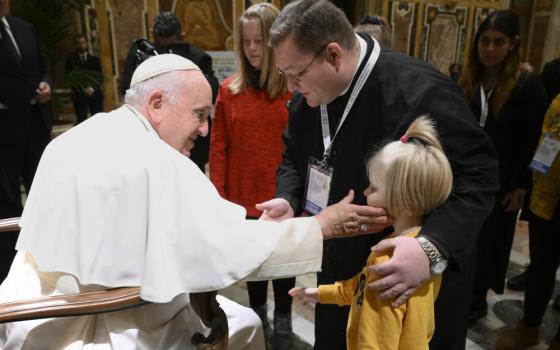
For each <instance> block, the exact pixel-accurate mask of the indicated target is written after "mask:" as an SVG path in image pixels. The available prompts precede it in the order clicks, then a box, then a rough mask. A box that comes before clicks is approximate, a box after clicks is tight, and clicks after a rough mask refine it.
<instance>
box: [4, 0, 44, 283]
mask: <svg viewBox="0 0 560 350" xmlns="http://www.w3.org/2000/svg"><path fill="white" fill-rule="evenodd" d="M7 12H8V0H0V218H7V217H13V216H20V215H21V212H22V209H23V207H22V203H21V191H20V184H21V183H23V185H24V187H25V189H26V191H27V192H29V189H30V187H31V182H32V180H33V176H34V175H35V170H36V168H37V164H38V163H39V159H40V157H41V154H42V153H43V150H44V149H45V147H46V145H47V143H48V142H49V141H50V135H51V127H52V117H51V113H50V106H49V104H48V101H49V100H50V98H51V87H50V85H51V80H50V77H49V74H48V71H47V65H46V63H45V60H44V58H43V54H42V52H41V45H40V42H39V37H38V35H37V32H36V31H35V28H34V27H33V26H32V25H31V24H30V23H28V22H25V21H23V20H21V19H19V18H16V17H14V16H10V15H8V14H7ZM16 240H17V232H10V233H3V234H2V235H0V281H2V280H3V279H4V277H5V276H6V275H7V273H8V270H9V268H10V264H11V262H12V260H13V257H14V255H15V250H14V247H15V242H16Z"/></svg>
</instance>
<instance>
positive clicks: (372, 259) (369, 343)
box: [289, 116, 453, 350]
mask: <svg viewBox="0 0 560 350" xmlns="http://www.w3.org/2000/svg"><path fill="white" fill-rule="evenodd" d="M367 171H368V176H369V181H370V185H369V187H368V188H367V189H366V190H365V192H364V194H365V195H366V197H367V203H368V205H371V206H374V207H382V208H385V209H386V210H387V211H388V212H389V214H390V215H391V216H393V217H394V219H395V223H394V225H393V228H394V233H393V234H392V235H391V236H390V237H396V236H411V237H416V236H417V235H418V233H419V232H420V229H421V225H422V222H423V218H424V216H425V215H426V214H428V213H430V212H431V211H433V210H434V209H435V208H437V207H438V206H440V205H441V204H443V202H445V201H446V200H447V197H448V196H449V193H450V192H451V186H452V181H453V175H452V172H451V167H450V165H449V162H448V160H447V158H446V156H445V153H444V152H443V149H442V146H441V144H440V142H439V140H438V138H437V134H436V131H435V127H434V124H433V122H432V121H431V120H430V119H428V118H427V117H424V116H422V117H419V118H417V119H416V120H415V121H414V122H413V123H412V124H411V125H410V127H409V128H408V130H407V131H406V133H405V135H403V136H402V137H401V138H400V140H398V141H394V142H391V143H389V144H387V145H385V146H384V147H383V148H381V150H379V151H378V152H377V153H376V154H374V155H373V156H372V157H371V158H370V159H369V161H368V163H367ZM389 258H390V256H388V255H383V256H376V255H374V254H373V253H372V254H371V255H370V256H369V258H368V261H367V263H366V264H365V266H366V267H364V269H363V270H362V272H360V273H359V274H357V275H356V276H354V277H353V278H351V279H348V280H345V281H339V282H336V283H335V284H329V285H320V286H319V288H294V289H292V290H290V292H289V293H290V295H291V296H292V297H297V298H300V299H304V300H307V301H310V302H320V303H325V304H338V305H340V306H344V305H350V316H349V318H348V326H347V331H346V342H347V346H348V349H349V350H354V349H360V350H363V349H376V350H382V349H387V350H394V349H400V350H404V349H414V350H420V349H428V343H429V341H430V339H431V337H432V335H433V334H434V329H435V325H434V302H435V299H436V297H437V294H438V291H439V287H440V284H441V275H434V276H433V277H432V279H431V281H429V282H428V283H426V284H424V285H423V286H422V287H420V288H418V289H417V290H416V292H415V293H414V294H413V295H412V296H411V297H410V298H409V299H408V301H407V302H406V303H405V304H404V305H402V306H400V307H396V308H394V307H392V306H391V303H392V301H391V300H385V301H381V300H379V299H378V295H377V293H376V292H374V291H370V290H367V289H366V286H367V284H368V283H371V282H373V281H375V280H377V279H378V278H379V277H378V276H377V275H375V274H372V273H370V272H369V271H368V269H367V266H368V265H373V264H377V263H381V262H384V261H387V260H388V259H389Z"/></svg>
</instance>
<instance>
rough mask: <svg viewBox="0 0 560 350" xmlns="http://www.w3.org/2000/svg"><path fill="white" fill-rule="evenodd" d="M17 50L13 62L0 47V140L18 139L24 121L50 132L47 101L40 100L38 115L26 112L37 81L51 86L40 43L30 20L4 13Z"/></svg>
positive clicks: (21, 133) (49, 113) (24, 123)
mask: <svg viewBox="0 0 560 350" xmlns="http://www.w3.org/2000/svg"><path fill="white" fill-rule="evenodd" d="M5 18H6V20H7V21H8V24H9V25H10V30H11V31H12V34H13V36H14V38H15V41H16V43H17V46H18V48H19V50H20V52H21V62H16V61H15V60H14V59H13V58H12V57H11V56H10V55H9V54H8V53H7V52H6V51H5V50H4V48H3V47H2V46H0V102H1V103H2V104H4V105H6V106H7V107H8V118H5V119H0V139H2V140H3V141H9V140H18V139H21V138H23V137H24V136H25V133H26V130H27V129H28V127H27V126H28V123H42V124H43V125H44V127H45V132H48V133H49V134H50V129H51V126H52V116H51V112H50V106H49V104H48V103H40V104H39V109H40V112H41V118H39V119H38V120H37V118H33V117H35V116H32V115H30V114H29V112H28V110H29V102H30V101H31V100H32V99H33V98H35V96H36V95H37V93H36V91H35V90H36V89H37V87H38V85H39V82H41V81H45V82H47V83H49V85H51V89H52V88H53V86H52V81H51V78H50V75H49V73H48V70H47V64H46V63H45V59H44V57H43V52H42V50H41V43H40V41H39V37H38V35H37V32H36V31H35V28H34V27H33V25H31V24H30V23H28V22H26V21H24V20H21V19H19V18H17V17H13V16H10V15H6V16H5Z"/></svg>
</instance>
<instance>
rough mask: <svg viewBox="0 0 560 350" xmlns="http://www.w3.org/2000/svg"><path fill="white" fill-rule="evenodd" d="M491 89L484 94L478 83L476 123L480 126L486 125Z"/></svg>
mask: <svg viewBox="0 0 560 350" xmlns="http://www.w3.org/2000/svg"><path fill="white" fill-rule="evenodd" d="M493 91H494V90H490V91H489V92H488V96H486V94H485V93H484V89H483V88H482V85H480V121H479V122H478V124H479V125H480V127H481V128H483V127H484V125H486V119H488V106H489V105H490V96H492V92H493Z"/></svg>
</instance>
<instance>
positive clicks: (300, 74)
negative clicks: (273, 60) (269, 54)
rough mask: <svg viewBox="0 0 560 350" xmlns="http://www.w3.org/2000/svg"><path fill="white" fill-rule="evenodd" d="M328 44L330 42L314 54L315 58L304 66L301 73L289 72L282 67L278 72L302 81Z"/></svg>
mask: <svg viewBox="0 0 560 350" xmlns="http://www.w3.org/2000/svg"><path fill="white" fill-rule="evenodd" d="M327 45H328V43H327V44H325V45H323V47H321V49H320V50H319V51H318V52H317V53H316V54H315V56H313V59H312V60H311V62H309V63H308V64H307V65H306V66H305V68H303V69H302V70H301V72H299V73H297V74H289V73H286V72H284V71H282V70H281V69H280V68H278V73H279V74H280V75H283V76H285V77H286V78H289V79H293V80H295V81H297V82H298V83H299V82H301V77H302V76H303V75H304V74H305V73H307V72H308V71H309V69H310V68H311V65H312V64H313V62H315V60H316V59H317V58H319V56H321V53H322V52H323V50H324V49H325V48H326V47H327Z"/></svg>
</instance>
